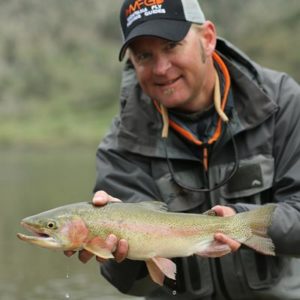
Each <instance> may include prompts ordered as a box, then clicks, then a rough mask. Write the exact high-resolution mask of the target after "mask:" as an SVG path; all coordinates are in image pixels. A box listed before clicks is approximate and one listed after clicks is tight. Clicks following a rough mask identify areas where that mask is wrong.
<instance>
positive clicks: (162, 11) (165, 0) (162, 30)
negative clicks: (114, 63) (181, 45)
mask: <svg viewBox="0 0 300 300" xmlns="http://www.w3.org/2000/svg"><path fill="white" fill-rule="evenodd" d="M120 21H121V28H122V33H123V45H122V48H121V50H120V53H119V60H120V61H121V60H122V59H123V58H124V55H125V52H126V49H127V47H128V45H129V44H130V42H132V41H133V40H134V39H135V38H137V37H140V36H154V37H159V38H163V39H166V40H170V41H174V42H178V41H181V40H182V39H183V38H184V37H185V36H186V34H187V33H188V31H189V29H190V27H191V24H192V23H197V24H203V23H204V22H205V16H204V14H203V12H202V10H201V8H200V5H199V3H198V1H197V0H125V1H124V3H123V5H122V7H121V11H120Z"/></svg>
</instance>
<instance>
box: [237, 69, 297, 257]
mask: <svg viewBox="0 0 300 300" xmlns="http://www.w3.org/2000/svg"><path fill="white" fill-rule="evenodd" d="M264 74H265V78H263V82H264V86H263V88H264V90H265V91H266V93H267V94H268V95H269V96H270V98H271V99H274V101H276V103H277V104H278V106H279V110H278V111H277V113H276V116H275V117H274V120H273V122H274V140H273V156H274V160H275V166H274V181H273V186H272V191H271V193H270V197H271V198H270V199H268V202H275V203H277V204H278V206H277V208H276V210H275V212H274V216H273V220H272V225H271V226H270V228H269V235H270V237H271V238H272V240H273V242H274V244H275V249H276V253H277V254H279V255H280V254H282V255H292V256H293V255H295V256H299V255H300V87H299V85H298V84H297V83H296V82H295V81H294V80H293V79H292V78H291V77H289V76H287V75H285V74H284V75H283V74H280V73H277V72H273V71H271V70H265V73H264ZM253 208H255V205H254V206H253V205H250V204H245V203H238V204H237V205H234V209H235V210H236V211H237V212H242V211H247V210H251V209H253Z"/></svg>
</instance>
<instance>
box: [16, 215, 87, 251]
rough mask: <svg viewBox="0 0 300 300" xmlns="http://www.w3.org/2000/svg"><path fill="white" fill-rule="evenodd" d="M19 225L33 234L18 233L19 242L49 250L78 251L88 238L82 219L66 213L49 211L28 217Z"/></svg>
mask: <svg viewBox="0 0 300 300" xmlns="http://www.w3.org/2000/svg"><path fill="white" fill-rule="evenodd" d="M21 225H22V226H23V227H24V228H26V229H27V230H29V231H30V232H31V233H33V235H31V236H29V235H25V234H21V233H18V234H17V236H18V237H19V238H20V239H21V240H23V241H26V242H28V243H31V244H35V245H38V246H40V247H44V248H49V249H60V250H78V249H81V248H82V245H83V243H84V241H85V240H86V239H87V238H88V236H89V230H88V228H87V226H86V224H85V222H84V221H83V219H82V218H81V217H80V216H79V215H76V214H74V213H71V212H66V211H61V212H59V211H56V212H55V210H51V211H48V212H44V213H41V214H38V215H34V216H30V217H27V218H25V219H23V220H22V221H21Z"/></svg>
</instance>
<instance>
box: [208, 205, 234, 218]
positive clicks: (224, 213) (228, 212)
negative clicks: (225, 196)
mask: <svg viewBox="0 0 300 300" xmlns="http://www.w3.org/2000/svg"><path fill="white" fill-rule="evenodd" d="M212 210H213V211H214V212H215V213H216V214H217V216H219V217H230V216H233V215H235V214H236V212H235V210H234V209H233V208H231V207H228V206H222V205H217V206H214V207H213V208H212Z"/></svg>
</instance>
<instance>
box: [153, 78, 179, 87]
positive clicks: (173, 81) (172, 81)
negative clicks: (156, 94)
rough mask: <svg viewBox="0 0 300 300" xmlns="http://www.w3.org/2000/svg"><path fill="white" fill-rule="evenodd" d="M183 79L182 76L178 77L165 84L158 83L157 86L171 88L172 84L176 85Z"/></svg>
mask: <svg viewBox="0 0 300 300" xmlns="http://www.w3.org/2000/svg"><path fill="white" fill-rule="evenodd" d="M180 78H181V76H179V77H176V78H175V79H173V80H169V81H166V82H163V83H157V84H156V85H158V86H160V87H166V88H168V87H170V86H171V85H172V84H174V83H175V82H177V81H178V80H179V79H180Z"/></svg>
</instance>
